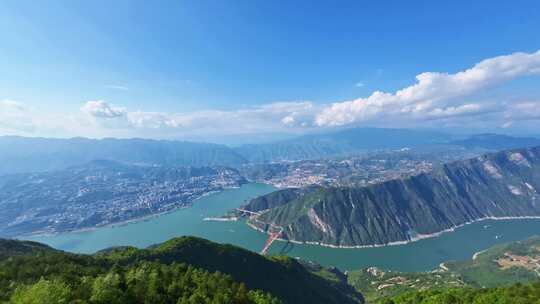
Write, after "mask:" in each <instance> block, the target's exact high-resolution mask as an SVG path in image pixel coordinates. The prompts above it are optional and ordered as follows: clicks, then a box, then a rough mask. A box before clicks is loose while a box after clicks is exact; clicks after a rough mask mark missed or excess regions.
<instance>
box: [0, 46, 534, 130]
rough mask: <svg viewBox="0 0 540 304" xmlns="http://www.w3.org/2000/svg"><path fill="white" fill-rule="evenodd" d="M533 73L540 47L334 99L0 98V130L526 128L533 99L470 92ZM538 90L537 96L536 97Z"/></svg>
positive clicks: (529, 119)
mask: <svg viewBox="0 0 540 304" xmlns="http://www.w3.org/2000/svg"><path fill="white" fill-rule="evenodd" d="M536 74H540V51H538V52H535V53H514V54H510V55H507V56H499V57H494V58H490V59H486V60H483V61H481V62H479V63H477V64H476V65H474V66H473V67H471V68H469V69H466V70H463V71H460V72H457V73H453V74H451V73H435V72H426V73H421V74H419V75H418V76H417V77H416V83H415V84H413V85H411V86H409V87H406V88H403V89H401V90H397V91H396V92H393V93H388V92H381V91H375V92H373V93H372V94H371V95H370V96H368V97H366V98H359V99H356V100H352V101H343V102H336V103H334V104H322V105H319V104H315V103H312V102H309V101H296V102H275V103H270V104H264V105H259V106H252V107H244V108H240V109H231V110H227V111H223V110H204V111H195V112H191V113H182V112H159V111H144V110H139V109H128V108H126V107H122V106H118V105H115V104H114V103H108V102H106V101H104V100H91V101H88V102H86V103H84V104H83V105H82V106H81V108H80V112H79V113H72V114H70V115H65V114H64V115H61V114H58V113H43V112H40V111H36V110H32V109H30V108H29V107H27V106H26V105H25V104H23V103H21V102H17V101H12V100H2V101H0V134H6V133H10V132H11V133H12V132H14V131H16V132H26V133H31V132H34V131H35V130H37V132H38V133H39V135H44V134H54V135H56V134H58V136H60V134H62V135H65V134H69V136H78V135H82V136H97V137H101V136H118V137H131V136H143V137H181V136H183V135H189V136H192V137H193V135H195V136H196V135H198V134H207V135H213V136H214V135H221V134H224V135H225V134H242V133H257V132H298V133H300V132H305V131H311V130H315V129H317V128H331V127H335V126H344V125H349V124H352V125H361V124H366V125H372V126H391V127H418V126H431V127H433V126H437V127H463V126H467V127H471V128H473V127H479V126H480V127H481V126H485V125H486V124H487V125H489V126H491V127H494V128H515V127H516V126H521V127H522V128H524V129H526V128H529V125H534V124H536V123H537V120H540V101H538V100H540V99H533V100H532V101H530V100H529V101H516V100H513V101H511V102H510V101H508V100H505V99H504V98H502V99H498V98H499V97H496V96H490V97H488V98H486V97H485V96H484V97H479V96H478V95H479V94H481V93H483V92H486V89H488V88H491V87H493V86H496V85H499V84H502V83H505V82H507V81H511V80H513V79H516V78H518V77H523V76H528V75H536ZM539 97H540V96H539ZM6 130H7V131H6Z"/></svg>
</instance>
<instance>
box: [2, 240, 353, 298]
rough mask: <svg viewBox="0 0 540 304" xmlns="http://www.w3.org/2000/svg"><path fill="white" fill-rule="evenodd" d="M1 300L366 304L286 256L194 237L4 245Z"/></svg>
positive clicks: (343, 285) (347, 289)
mask: <svg viewBox="0 0 540 304" xmlns="http://www.w3.org/2000/svg"><path fill="white" fill-rule="evenodd" d="M0 245H1V247H0V253H1V254H2V255H1V256H2V259H1V260H0V301H8V300H10V299H11V301H12V302H14V303H43V302H32V301H31V300H29V299H31V298H35V297H40V296H43V295H44V294H47V296H51V297H53V296H54V297H56V298H54V301H53V300H51V301H53V302H51V303H56V302H58V303H61V301H60V300H62V301H64V302H65V303H73V302H77V301H78V302H80V303H261V304H262V303H279V302H283V303H361V302H362V296H361V295H360V294H359V293H358V292H356V291H355V290H354V289H353V288H352V287H350V286H348V285H347V284H346V283H344V282H338V281H330V280H326V279H324V278H323V277H321V276H318V275H315V274H312V273H311V272H309V271H308V270H307V269H306V268H305V267H303V266H302V265H301V264H300V263H299V262H297V261H296V260H294V259H291V258H286V257H273V258H266V257H263V256H260V255H258V254H256V253H252V252H250V251H247V250H244V249H240V248H237V247H234V246H231V245H219V244H216V243H212V242H210V241H207V240H203V239H198V238H194V237H182V238H177V239H172V240H170V241H168V242H165V243H163V244H159V245H156V246H153V247H151V248H148V249H136V248H133V247H121V248H113V249H109V250H106V251H102V252H99V253H97V254H95V255H77V254H71V253H66V252H62V251H57V250H54V249H52V248H49V247H46V246H40V245H37V244H36V243H31V242H19V241H2V242H1V243H0Z"/></svg>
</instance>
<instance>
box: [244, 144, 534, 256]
mask: <svg viewBox="0 0 540 304" xmlns="http://www.w3.org/2000/svg"><path fill="white" fill-rule="evenodd" d="M537 189H540V147H535V148H528V149H518V150H510V151H504V152H499V153H495V154H488V155H484V156H481V157H477V158H474V159H470V160H466V161H458V162H454V163H450V164H446V165H444V166H442V167H440V168H437V169H435V170H434V171H432V172H429V173H424V174H419V175H416V176H412V177H409V178H405V179H398V180H391V181H387V182H383V183H380V184H375V185H371V186H367V187H329V188H321V189H319V190H317V191H314V192H312V193H310V194H307V195H305V196H303V197H302V198H300V199H296V200H291V201H290V202H289V203H285V204H284V203H283V202H280V206H279V207H276V208H272V209H269V210H267V211H265V212H263V214H262V215H260V216H258V217H256V218H252V219H251V220H250V221H251V224H253V225H255V226H257V227H258V228H261V229H268V227H269V225H270V224H271V225H273V226H272V227H274V228H275V227H276V226H278V227H282V229H283V237H285V238H288V239H290V240H295V241H300V242H314V243H322V244H328V245H333V246H362V245H382V244H389V243H395V242H402V241H409V240H414V239H417V238H422V237H425V236H427V235H429V234H433V233H438V232H440V231H443V230H446V229H451V228H453V227H456V226H458V225H462V224H465V223H468V222H471V221H474V220H478V219H482V218H488V217H496V218H501V217H526V216H540V204H538V203H537V202H539V201H540V197H539V194H538V192H537ZM267 204H268V205H272V203H267Z"/></svg>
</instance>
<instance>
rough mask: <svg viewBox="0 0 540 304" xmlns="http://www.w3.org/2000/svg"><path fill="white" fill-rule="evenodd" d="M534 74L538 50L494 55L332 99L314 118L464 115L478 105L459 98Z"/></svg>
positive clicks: (337, 121)
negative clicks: (401, 84)
mask: <svg viewBox="0 0 540 304" xmlns="http://www.w3.org/2000/svg"><path fill="white" fill-rule="evenodd" d="M533 74H540V51H538V52H536V53H531V54H528V53H514V54H511V55H507V56H499V57H494V58H490V59H486V60H484V61H481V62H480V63H478V64H476V65H475V66H473V67H472V68H470V69H467V70H465V71H461V72H458V73H455V74H448V73H435V72H426V73H422V74H419V75H418V76H416V80H417V82H416V84H414V85H412V86H409V87H406V88H404V89H401V90H398V91H397V92H395V93H385V92H380V91H376V92H374V93H373V94H371V96H369V97H367V98H359V99H356V100H353V101H346V102H339V103H334V104H332V105H330V106H328V107H326V108H325V109H324V110H323V111H322V112H321V113H319V114H318V115H317V117H316V119H315V122H316V124H317V125H318V126H340V125H346V124H351V123H355V122H363V121H372V120H375V119H381V118H382V117H388V116H390V117H393V116H395V117H398V118H401V119H403V118H411V117H415V118H419V117H422V116H423V115H426V116H428V117H429V116H430V115H433V114H435V115H437V113H447V114H453V115H463V114H467V113H468V112H470V111H478V110H479V108H480V107H479V105H474V106H473V105H472V104H469V105H467V104H463V103H461V102H462V101H461V100H459V98H461V97H465V96H469V95H471V94H473V93H476V92H478V91H480V90H482V89H484V88H487V87H490V86H493V85H497V84H499V83H502V82H505V81H509V80H512V79H515V78H517V77H520V76H526V75H533Z"/></svg>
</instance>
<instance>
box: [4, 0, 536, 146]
mask: <svg viewBox="0 0 540 304" xmlns="http://www.w3.org/2000/svg"><path fill="white" fill-rule="evenodd" d="M471 2H473V3H471ZM539 29H540V3H539V2H538V1H512V2H510V1H451V2H450V1H448V2H447V3H442V2H441V1H350V2H349V1H341V2H338V3H336V2H335V1H247V0H246V1H152V2H150V1H38V2H36V1H10V0H7V1H3V4H2V7H0V33H1V36H0V38H1V39H0V69H1V71H2V73H0V101H1V102H0V120H1V121H0V134H18V135H27V136H55V137H65V136H91V137H103V136H119V137H131V136H141V137H165V138H197V137H200V138H210V137H215V136H221V135H232V134H242V133H249V134H256V133H263V134H265V133H305V132H312V131H317V130H321V129H328V128H334V127H348V126H357V125H359V126H362V125H370V126H383V127H408V128H434V127H436V128H440V127H444V128H448V129H449V130H453V129H460V130H461V129H466V130H472V131H478V132H482V131H496V132H506V133H520V134H525V133H535V132H536V134H539V133H540V130H539V131H535V130H534V126H535V125H536V124H538V125H540V124H539V122H540V120H539V119H540V85H539V83H540V82H539V81H540V77H539V74H540V72H539V66H540V63H539V62H540V59H538V58H537V57H540V53H538V50H540V33H539ZM518 52H519V54H521V53H522V54H528V55H529V57H527V58H526V59H523V58H521V57H520V56H514V57H508V59H505V58H507V57H504V58H502V59H500V60H498V61H497V60H495V61H494V63H492V64H491V65H489V63H488V65H489V67H488V69H487V70H488V71H489V72H491V73H493V76H492V77H491V78H490V77H487V78H486V77H483V76H482V79H476V78H475V79H473V81H472V86H471V87H470V88H469V87H468V86H469V85H470V83H461V81H469V80H468V79H469V78H468V77H466V79H465V80H463V79H461V78H459V77H458V78H457V80H456V79H453V78H452V79H442V80H441V79H440V77H434V79H435V80H436V81H435V82H433V79H432V78H431V77H428V79H427V80H426V81H425V83H424V84H421V85H420V89H422V90H423V89H425V90H426V91H429V92H432V94H431V95H430V94H428V95H424V93H425V92H424V91H422V92H421V93H418V94H417V95H415V96H413V97H407V96H405V97H403V96H401V97H400V96H399V94H397V92H399V91H400V90H403V89H406V88H408V87H411V86H414V85H415V83H417V79H416V78H415V77H416V76H417V75H419V74H422V73H425V72H438V73H442V74H441V75H447V74H448V75H455V74H456V73H459V72H460V71H465V70H467V69H469V68H472V67H474V66H475V65H476V64H479V63H481V62H482V61H483V60H489V59H492V58H500V56H513V54H516V53H518ZM501 62H505V64H507V65H510V67H508V66H507V67H505V69H504V70H500V69H499V68H498V66H500V65H501ZM513 67H516V68H518V69H521V70H520V72H519V73H518V74H514V73H513V72H512V71H511V70H512V68H513ZM473 72H474V71H473ZM505 73H506V74H505ZM496 74H502V75H506V76H504V77H502V78H500V77H496V76H495V75H496ZM469 76H470V75H469ZM456 81H458V82H459V83H458V84H456ZM428 82H429V83H434V84H431V85H430V84H429V83H428ZM441 83H442V84H441ZM463 87H465V88H466V89H464V90H462V91H461V88H463ZM413 89H414V88H413ZM414 90H415V92H416V91H418V90H419V89H418V88H416V89H414ZM375 91H382V92H386V93H388V94H389V96H385V97H384V100H383V101H380V100H379V101H377V100H376V99H377V98H379V97H377V96H373V92H375ZM456 91H459V92H460V93H459V94H455V93H454V92H456ZM415 94H416V93H415ZM370 98H371V99H370ZM333 104H334V105H333ZM503 108H504V109H503ZM403 113H405V114H403ZM232 125H235V127H233V126H232Z"/></svg>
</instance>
